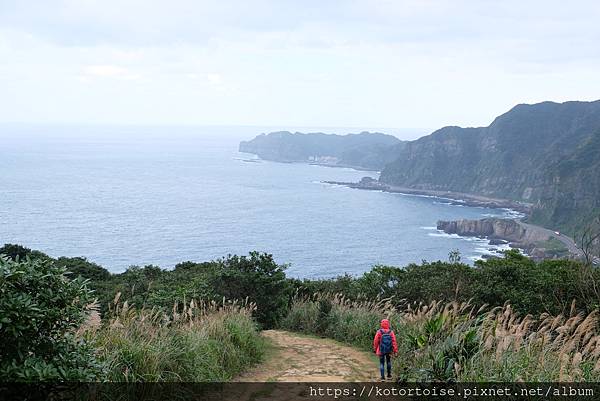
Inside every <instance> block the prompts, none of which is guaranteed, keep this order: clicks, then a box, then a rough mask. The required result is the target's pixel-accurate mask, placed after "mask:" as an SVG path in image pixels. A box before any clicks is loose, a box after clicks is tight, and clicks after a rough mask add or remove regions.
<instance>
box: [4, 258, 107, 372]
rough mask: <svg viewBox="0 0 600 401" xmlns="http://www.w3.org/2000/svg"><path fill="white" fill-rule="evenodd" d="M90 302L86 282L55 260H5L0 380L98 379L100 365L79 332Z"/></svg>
mask: <svg viewBox="0 0 600 401" xmlns="http://www.w3.org/2000/svg"><path fill="white" fill-rule="evenodd" d="M90 301H91V294H90V291H89V290H88V289H87V287H86V282H85V281H84V280H82V279H80V278H77V279H75V280H70V279H69V278H68V277H67V275H66V270H65V269H64V268H61V267H57V266H55V265H54V264H53V263H52V261H51V260H48V259H36V260H31V259H29V258H26V259H25V260H19V261H14V260H11V259H7V258H4V257H0V338H1V339H2V341H1V342H0V355H2V358H1V359H0V380H5V381H41V380H69V381H78V380H95V379H97V378H98V377H100V375H101V373H102V372H101V367H100V365H99V364H98V362H97V361H96V359H95V357H94V354H93V350H92V349H91V348H90V347H89V345H88V344H87V343H86V342H85V341H84V340H82V339H80V338H77V337H76V336H75V330H76V329H77V328H78V327H79V325H80V324H81V323H82V322H83V320H84V318H85V316H86V305H88V304H89V303H90Z"/></svg>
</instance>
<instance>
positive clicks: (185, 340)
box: [0, 245, 600, 381]
mask: <svg viewBox="0 0 600 401" xmlns="http://www.w3.org/2000/svg"><path fill="white" fill-rule="evenodd" d="M0 253H2V254H5V255H7V256H5V257H3V259H2V262H1V264H0V266H1V268H2V274H1V276H0V294H1V297H0V316H2V320H1V321H0V335H1V336H2V338H3V340H5V341H3V344H2V345H0V347H1V348H0V349H1V350H2V359H1V361H0V374H1V375H2V378H5V379H13V380H14V379H16V380H43V379H47V380H91V379H94V380H102V379H109V380H118V381H134V380H136V381H139V380H141V381H154V380H170V381H172V380H186V381H204V380H227V379H229V378H231V377H232V376H234V375H236V374H237V373H239V372H240V371H242V370H243V369H246V368H247V367H248V366H250V365H251V364H252V363H255V362H256V361H258V360H260V358H261V357H262V355H263V353H264V351H265V346H266V344H264V343H263V342H262V341H261V339H260V336H259V334H258V333H259V332H258V329H259V328H260V327H262V328H273V327H284V328H288V329H292V330H296V331H301V332H306V333H313V334H318V335H323V336H328V337H332V338H336V339H339V340H343V341H346V342H349V343H351V344H354V345H357V346H359V347H361V348H363V349H369V347H370V344H371V341H372V336H373V333H374V330H375V329H376V328H377V327H378V322H379V320H380V319H381V318H382V317H384V316H385V317H388V318H390V319H391V320H392V322H393V323H394V325H395V326H396V329H397V330H398V331H399V333H401V338H400V339H401V344H402V348H401V349H402V352H403V353H406V354H407V355H411V357H410V358H404V362H402V363H401V364H400V365H398V364H396V365H397V369H398V371H397V374H398V375H400V377H402V378H405V379H407V380H413V379H415V380H419V379H435V380H442V379H443V380H450V379H459V380H484V379H494V380H516V379H519V378H521V379H524V380H542V379H546V380H555V379H557V378H560V377H567V378H571V379H586V380H587V379H590V378H594V379H597V378H600V377H597V376H596V371H597V370H598V368H596V367H595V366H596V364H597V357H598V355H596V354H595V353H594V354H593V355H592V354H590V352H592V351H590V349H593V350H595V349H596V348H595V342H596V341H600V337H597V335H596V333H597V329H598V328H597V321H596V320H597V319H596V313H597V307H598V302H599V300H600V293H599V292H598V291H599V290H598V288H599V286H598V283H600V272H599V271H598V269H597V268H594V267H592V266H591V265H589V264H584V263H581V262H578V261H572V260H552V261H544V262H535V261H532V260H531V259H529V258H527V257H525V256H522V255H520V254H519V253H518V252H517V251H510V252H507V253H506V255H505V256H504V257H503V258H500V259H498V258H496V259H490V260H485V261H479V262H477V263H476V265H475V266H474V267H473V266H469V265H466V264H463V263H461V261H460V255H459V254H457V253H452V254H451V255H450V260H449V261H447V262H442V261H437V262H431V263H429V262H423V263H421V264H412V265H409V266H406V267H404V268H397V267H388V266H377V267H374V268H373V269H372V270H371V271H369V272H367V273H365V274H363V275H362V276H360V277H351V276H342V277H337V278H333V279H328V280H298V279H291V278H287V277H286V276H285V266H282V265H278V264H277V263H275V261H274V260H273V258H272V257H271V256H270V255H267V254H259V253H251V254H250V255H248V256H229V257H227V258H224V259H219V260H215V261H211V262H203V263H195V262H184V263H180V264H178V265H177V266H176V267H175V268H174V269H173V270H163V269H161V268H159V267H157V266H151V265H150V266H145V267H132V268H130V269H128V270H127V271H126V272H124V273H120V274H111V273H109V272H108V271H106V270H105V269H103V268H102V267H101V266H98V265H96V264H94V263H92V262H90V261H87V260H86V259H85V258H58V259H54V258H51V257H49V256H47V255H44V254H43V253H41V252H38V251H32V250H30V249H27V248H24V247H21V246H18V245H6V246H5V247H3V248H0ZM67 270H70V271H71V273H67ZM335 294H343V295H335ZM94 298H96V299H97V300H98V301H97V302H92V301H93V299H94ZM507 302H508V303H509V304H510V306H508V304H507ZM446 304H447V305H448V306H444V305H446ZM424 305H428V306H427V307H425V306H424ZM533 316H535V317H536V318H534V317H533ZM585 316H587V318H585ZM491 327H495V329H494V330H492V331H490V330H491V329H490V328H491ZM504 338H509V340H504ZM592 342H593V343H592ZM599 349H600V348H599ZM94 350H95V351H94ZM564 355H568V358H569V359H568V360H567V359H566V358H567V356H564ZM511 358H512V359H511ZM536 358H537V359H536ZM540 358H541V359H540ZM544 358H545V359H544ZM561 358H562V359H561ZM538 359H539V360H540V361H541V362H539V361H538V362H537V363H541V364H542V365H543V366H544V370H543V372H540V373H539V374H537V373H535V372H534V365H535V364H534V361H535V360H538ZM512 363H514V364H515V368H514V369H512V370H510V369H508V368H506V366H511V365H510V364H512ZM544 364H545V365H544ZM503 369H504V370H503ZM507 369H508V370H507ZM477 372H480V373H477ZM561 375H562V376H561Z"/></svg>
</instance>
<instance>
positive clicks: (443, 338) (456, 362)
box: [283, 294, 600, 382]
mask: <svg viewBox="0 0 600 401" xmlns="http://www.w3.org/2000/svg"><path fill="white" fill-rule="evenodd" d="M323 305H328V306H327V309H324V308H323ZM383 318H387V319H389V320H390V321H391V323H392V328H393V329H394V330H395V332H396V336H397V339H398V345H399V355H400V357H399V358H396V359H395V362H394V374H395V377H397V378H398V379H399V380H406V381H443V382H451V381H464V382H479V381H503V382H514V381H526V382H527V381H542V382H543V381H545V382H551V381H563V382H564V381H598V380H599V379H600V334H599V333H598V312H597V311H594V312H591V313H590V314H588V315H584V314H582V313H578V312H577V308H576V307H575V305H574V304H573V305H572V307H571V309H570V312H569V314H566V315H558V316H552V315H549V314H546V313H544V314H542V315H540V316H538V317H537V318H534V317H532V315H526V316H521V315H519V314H518V313H516V312H515V311H514V310H513V308H512V307H511V305H510V304H506V305H504V306H500V307H496V308H492V309H489V308H486V307H482V308H475V307H474V306H473V305H471V304H470V303H468V302H463V303H459V302H449V303H442V302H431V303H429V304H411V303H408V304H404V305H403V306H402V307H401V308H397V307H393V306H392V305H391V303H390V302H389V300H388V301H379V302H375V301H373V302H367V301H360V302H359V301H350V300H348V299H345V298H344V297H343V296H341V295H339V294H338V295H323V294H316V295H315V296H313V297H308V298H306V297H305V298H298V299H296V300H295V301H294V303H293V304H292V306H291V309H290V313H289V314H288V316H287V317H286V319H284V321H283V327H284V328H286V329H288V330H296V331H301V332H304V333H310V334H317V335H321V336H324V337H330V338H334V339H336V340H338V341H341V342H345V343H347V344H351V345H354V346H357V347H359V348H361V349H363V350H365V351H372V341H373V336H374V334H375V332H376V330H377V329H378V328H379V321H380V319H383Z"/></svg>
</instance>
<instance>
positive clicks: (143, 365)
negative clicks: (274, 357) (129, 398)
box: [84, 296, 266, 382]
mask: <svg viewBox="0 0 600 401" xmlns="http://www.w3.org/2000/svg"><path fill="white" fill-rule="evenodd" d="M254 309H255V305H254V304H250V303H244V304H238V303H236V302H225V301H224V302H223V303H221V304H217V303H215V302H211V303H204V302H196V301H194V300H192V301H190V302H189V303H187V302H186V303H183V304H178V303H176V304H174V305H173V310H172V311H171V312H170V313H164V312H162V311H158V310H144V309H141V310H136V309H135V308H133V307H130V306H129V305H128V304H127V302H125V303H124V304H119V303H118V296H117V298H116V299H115V304H114V307H113V308H112V310H111V311H110V312H109V316H110V317H109V319H107V321H106V322H102V323H100V322H99V321H98V319H97V318H94V316H93V314H92V315H91V316H92V317H91V319H90V320H89V322H88V324H87V325H86V327H85V329H84V335H85V336H87V337H88V338H89V339H91V340H92V341H93V342H94V343H95V345H96V348H97V350H98V354H99V355H98V356H99V358H100V359H101V360H102V361H103V362H104V363H105V366H106V379H107V380H109V381H116V382H131V381H144V382H147V381H188V382H205V381H226V380H229V379H231V378H232V377H234V376H236V375H237V374H239V373H240V372H241V371H243V370H244V369H246V368H248V367H249V366H251V365H253V364H256V363H258V362H260V361H261V359H262V357H263V354H264V351H265V346H266V344H265V343H264V340H263V339H262V338H261V337H260V335H259V332H258V330H257V326H256V324H255V322H254V321H253V319H252V312H253V311H254Z"/></svg>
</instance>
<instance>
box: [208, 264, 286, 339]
mask: <svg viewBox="0 0 600 401" xmlns="http://www.w3.org/2000/svg"><path fill="white" fill-rule="evenodd" d="M217 264H218V267H217V269H216V270H215V273H214V274H213V275H212V277H211V284H212V286H213V288H214V289H215V293H216V294H218V295H219V296H221V297H223V298H225V299H228V300H234V299H237V300H240V301H242V300H245V299H246V298H247V299H248V300H249V301H251V302H254V303H256V307H257V311H256V320H257V321H258V322H259V323H260V324H261V325H262V326H263V327H264V328H272V327H275V326H276V325H277V323H278V322H279V321H280V320H281V319H282V318H283V317H284V316H285V314H286V313H287V309H288V306H289V302H290V299H291V296H292V286H291V284H290V282H289V281H287V280H286V277H285V269H286V266H285V265H278V264H277V263H275V261H274V260H273V255H270V254H266V253H258V252H250V255H249V256H228V257H227V258H226V259H221V260H218V261H217Z"/></svg>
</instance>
